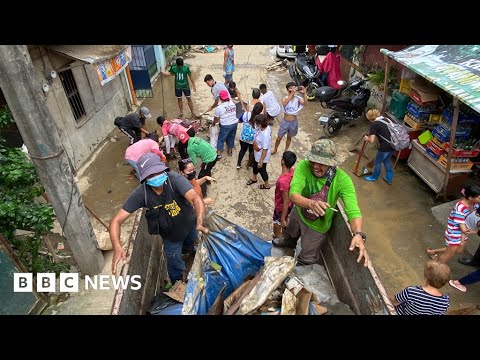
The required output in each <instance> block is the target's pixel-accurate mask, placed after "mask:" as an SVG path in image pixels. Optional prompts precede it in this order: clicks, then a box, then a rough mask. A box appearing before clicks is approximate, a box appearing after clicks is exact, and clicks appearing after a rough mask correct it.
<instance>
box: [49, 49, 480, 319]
mask: <svg viewBox="0 0 480 360" xmlns="http://www.w3.org/2000/svg"><path fill="white" fill-rule="evenodd" d="M234 49H235V63H236V65H235V73H234V81H235V82H236V83H237V87H238V89H239V90H240V91H241V93H242V96H243V98H244V99H246V98H248V99H251V96H250V95H251V89H252V88H253V87H258V85H259V84H261V83H266V84H267V86H268V89H269V90H272V91H273V93H274V94H275V95H276V97H277V99H278V100H280V98H281V97H282V96H284V95H285V94H286V89H285V84H286V83H287V82H289V81H291V80H290V77H289V75H288V71H287V70H286V69H284V70H281V71H275V70H274V71H267V70H266V66H267V65H269V64H271V63H272V62H273V61H275V60H276V59H275V55H274V52H273V48H272V47H271V46H267V45H242V46H235V47H234ZM184 59H185V63H186V64H187V65H188V66H190V68H191V69H192V72H193V76H194V79H195V84H196V87H197V92H192V98H193V101H194V107H195V112H196V113H202V112H203V111H205V110H206V109H207V108H208V107H209V106H210V105H211V104H212V103H213V99H212V97H211V93H210V88H209V87H208V86H207V85H206V84H205V83H204V82H203V78H204V76H205V75H206V74H207V73H210V74H212V76H213V77H214V79H215V80H217V81H221V82H223V78H222V76H221V74H222V61H223V53H222V52H221V51H219V52H215V53H209V54H203V53H189V54H187V55H186V56H184ZM162 82H163V86H162ZM162 88H163V89H162ZM162 92H163V97H162ZM246 95H247V96H246ZM142 106H147V107H148V108H150V111H151V113H152V115H153V116H152V118H151V119H147V121H146V126H147V129H148V130H150V131H152V130H155V129H158V126H157V124H156V121H155V119H156V117H157V116H159V115H162V114H163V113H164V111H165V112H166V116H167V118H170V117H176V116H177V114H178V113H179V110H178V105H177V100H176V98H175V96H174V93H173V78H172V77H168V78H162V79H160V78H157V80H156V82H155V84H154V98H151V99H145V100H144V101H143V102H142ZM323 112H328V110H324V109H323V108H322V107H321V106H320V103H318V102H309V103H308V106H307V107H306V108H305V109H303V110H302V111H301V112H300V115H299V133H298V135H297V136H296V137H295V138H294V139H293V141H292V145H291V148H290V150H292V151H294V152H295V153H296V154H297V156H298V158H299V159H302V158H303V157H304V154H305V153H306V152H307V151H308V150H309V148H310V146H311V144H312V143H313V142H314V141H315V140H317V139H318V138H319V137H320V136H323V135H324V133H323V130H322V128H321V127H320V125H319V122H318V118H319V116H320V113H323ZM189 113H190V110H189V109H188V106H187V103H186V101H184V114H186V115H187V116H188V114H189ZM368 126H369V123H368V121H367V120H366V119H365V118H364V117H362V118H360V119H358V120H357V122H356V124H355V126H353V127H345V128H342V129H341V131H340V133H339V134H338V135H337V136H335V137H334V138H333V140H334V141H335V143H336V144H337V148H338V150H339V153H340V156H341V159H342V162H343V163H342V165H341V167H342V168H343V169H344V170H346V171H347V172H349V173H350V175H351V177H352V179H353V182H354V184H355V187H356V190H357V195H358V199H359V204H360V208H361V211H362V214H363V230H364V232H365V233H367V236H368V240H367V243H366V244H367V250H368V252H369V254H370V256H371V259H372V261H373V265H374V267H375V269H376V271H377V273H378V275H379V278H380V280H381V281H382V283H383V285H384V287H385V289H386V290H387V292H388V293H389V294H394V293H395V292H398V291H400V290H402V289H403V288H404V287H406V286H409V285H421V284H422V283H423V266H424V263H425V261H427V256H426V253H425V249H426V247H428V246H431V247H435V248H436V247H441V246H443V232H444V226H443V225H441V224H440V223H438V222H437V221H436V219H435V218H434V216H433V215H432V212H431V208H432V207H433V206H435V205H438V203H435V201H434V199H435V194H434V193H433V192H432V191H431V190H430V189H429V188H428V187H427V186H426V185H425V184H424V183H423V181H422V180H421V179H420V178H418V177H417V176H416V175H415V174H414V173H413V172H412V171H411V170H410V169H409V168H408V167H407V166H406V164H405V163H404V162H403V161H402V160H400V162H399V164H398V165H397V167H396V169H395V176H394V180H393V185H391V186H390V185H387V184H386V183H385V182H384V181H382V180H381V178H380V181H377V182H375V183H373V182H366V181H365V180H364V179H363V178H361V177H357V176H355V175H354V174H353V172H352V171H351V170H350V169H351V168H352V167H353V165H354V163H355V160H356V157H357V153H350V152H348V150H347V149H348V148H349V147H350V146H351V145H352V144H353V143H354V142H356V141H357V140H358V139H359V137H360V136H361V135H362V133H364V132H365V131H366V130H367V129H368ZM278 127H279V123H278V121H277V122H276V123H275V124H274V126H273V129H272V135H273V136H272V137H273V141H274V140H275V138H276V132H277V131H278ZM239 128H240V127H239ZM239 133H240V130H238V131H237V139H238V135H239ZM206 135H208V134H207V132H203V133H202V132H200V133H199V136H202V137H204V138H205V137H206ZM127 145H128V141H127V138H126V137H125V136H124V135H123V134H122V133H120V132H119V131H118V130H116V129H115V130H113V131H112V133H111V134H110V136H109V137H108V138H107V139H106V141H105V143H104V146H103V148H102V150H101V151H99V152H98V153H97V154H96V155H95V156H94V157H93V158H92V161H91V163H90V164H89V165H86V166H85V167H84V169H83V171H82V172H81V173H79V175H78V179H79V187H80V190H81V191H82V194H83V200H84V202H85V203H86V204H87V205H88V206H89V207H90V208H91V209H92V210H93V211H94V212H96V213H97V214H98V215H99V216H100V218H101V219H102V220H103V221H104V222H105V223H107V224H108V222H109V221H110V218H111V217H112V216H113V215H114V214H115V212H116V211H117V210H118V209H119V208H120V207H121V206H122V204H123V202H124V200H125V199H126V197H127V196H128V194H129V193H130V192H131V191H132V190H133V189H134V188H135V187H136V186H137V184H138V182H137V180H136V179H134V178H133V177H132V176H130V175H129V174H130V171H131V168H130V166H129V165H128V164H127V163H125V161H124V160H123V155H124V151H125V149H126V147H127ZM284 147H285V139H284V140H283V141H282V143H281V144H280V147H279V151H278V153H277V154H276V155H274V156H272V157H271V160H270V162H269V163H268V165H267V170H268V173H269V177H270V182H271V184H274V183H275V181H276V179H277V178H278V176H279V174H280V172H281V166H280V159H281V154H282V152H283V150H284ZM238 150H239V146H238V141H237V142H236V146H235V149H234V151H233V156H231V157H229V156H226V152H225V153H224V157H223V158H222V159H221V160H220V161H218V162H217V165H216V166H215V167H214V169H213V177H214V178H216V179H217V182H214V183H212V185H210V186H209V188H208V196H209V197H212V198H213V199H214V200H215V204H214V205H212V208H213V209H215V211H217V212H218V213H219V214H220V215H221V216H224V217H225V218H227V219H229V220H230V221H233V222H234V223H237V224H239V225H241V226H243V227H245V228H247V229H248V230H250V231H252V232H254V233H256V234H257V235H259V236H260V237H262V238H264V239H268V240H270V239H271V238H272V220H271V219H272V211H273V200H274V187H272V189H270V190H260V189H259V188H258V186H247V185H246V182H247V180H248V179H249V176H250V174H251V169H250V170H247V169H246V166H245V165H246V160H247V159H246V158H245V159H244V163H243V165H244V166H243V167H242V168H241V169H239V170H237V169H236V159H237V156H238ZM368 154H369V155H370V157H371V156H373V155H374V154H375V150H374V149H370V150H369V151H368ZM172 168H176V166H174V165H173V164H172ZM259 179H260V177H259ZM259 183H261V181H259ZM259 183H257V184H255V185H258V184H259ZM132 222H133V216H131V217H130V219H129V221H128V222H127V223H126V224H125V225H124V226H123V227H122V233H123V235H128V233H129V229H130V228H131V224H132ZM92 224H93V226H94V227H95V228H99V229H102V226H101V225H100V224H99V223H98V222H96V221H95V220H92ZM477 244H478V238H477V237H476V236H474V237H473V238H472V239H471V241H470V245H469V250H470V251H474V249H475V248H476V245H477ZM345 251H348V249H345ZM110 253H111V252H110ZM109 256H110V258H111V254H110V255H109ZM352 256H353V255H352ZM449 265H451V268H452V278H454V279H458V278H459V277H461V276H464V275H466V274H467V273H469V272H471V271H473V270H474V268H471V267H467V266H463V265H461V264H459V263H458V262H457V259H456V258H455V259H453V260H452V261H451V263H450V264H449ZM108 266H109V264H108ZM108 266H106V269H107V268H108ZM441 291H442V292H444V293H447V294H449V295H450V296H451V309H458V308H462V307H467V306H474V305H476V304H479V303H480V287H479V286H478V285H472V286H470V287H469V290H468V292H467V293H465V294H464V293H460V292H459V291H457V290H455V289H453V288H451V287H450V286H449V285H446V286H445V287H444V288H443V289H442V290H441ZM105 296H108V295H107V294H105ZM82 298H84V299H88V296H85V295H83V296H82ZM112 300H113V298H112ZM78 302H79V301H78V300H77V303H78ZM68 303H69V301H67V302H65V303H64V304H63V307H64V308H65V310H63V312H62V310H61V309H57V311H59V312H58V313H75V312H72V310H71V309H70V310H66V309H67V308H68ZM107 303H108V301H105V304H107ZM110 304H111V302H110ZM75 306H77V308H76V310H75V311H76V312H77V313H91V312H92V311H94V312H95V313H105V314H107V313H109V310H110V308H109V307H108V309H107V306H105V305H104V308H103V310H99V309H95V310H91V308H92V305H91V301H90V300H84V306H83V305H82V302H81V301H80V305H78V304H77V305H75Z"/></svg>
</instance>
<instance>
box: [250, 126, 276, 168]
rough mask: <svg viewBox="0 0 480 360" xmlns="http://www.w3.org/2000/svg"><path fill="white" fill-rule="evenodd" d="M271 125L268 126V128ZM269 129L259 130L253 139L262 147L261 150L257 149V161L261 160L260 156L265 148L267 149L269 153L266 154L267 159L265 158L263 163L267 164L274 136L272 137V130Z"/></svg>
mask: <svg viewBox="0 0 480 360" xmlns="http://www.w3.org/2000/svg"><path fill="white" fill-rule="evenodd" d="M268 128H269V126H267V129H268ZM267 129H265V130H263V131H262V130H258V131H257V133H256V134H255V139H254V140H253V141H254V142H255V143H256V144H257V145H258V147H260V151H255V154H254V155H255V161H256V162H259V161H260V157H261V156H262V152H263V150H265V149H266V150H267V155H265V159H263V163H264V164H266V163H268V162H269V161H270V143H271V142H272V137H271V132H272V131H271V130H270V131H268V130H267Z"/></svg>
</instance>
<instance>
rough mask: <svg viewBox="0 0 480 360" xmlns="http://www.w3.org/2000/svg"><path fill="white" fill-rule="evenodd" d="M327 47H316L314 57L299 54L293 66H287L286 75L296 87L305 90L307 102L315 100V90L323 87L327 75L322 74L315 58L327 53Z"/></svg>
mask: <svg viewBox="0 0 480 360" xmlns="http://www.w3.org/2000/svg"><path fill="white" fill-rule="evenodd" d="M329 51H330V50H329V47H328V46H327V45H317V46H316V49H315V56H309V55H307V54H306V53H300V54H298V55H297V57H296V58H295V65H291V64H289V65H288V73H289V74H290V77H291V78H292V80H293V81H294V82H295V84H296V85H297V86H303V87H305V89H306V96H307V99H308V100H310V101H311V100H315V97H316V92H317V89H318V88H320V87H322V86H324V85H325V80H326V77H327V74H322V73H321V72H320V71H319V69H318V67H317V65H316V61H315V60H316V57H317V56H324V55H326V54H327V53H328V52H329Z"/></svg>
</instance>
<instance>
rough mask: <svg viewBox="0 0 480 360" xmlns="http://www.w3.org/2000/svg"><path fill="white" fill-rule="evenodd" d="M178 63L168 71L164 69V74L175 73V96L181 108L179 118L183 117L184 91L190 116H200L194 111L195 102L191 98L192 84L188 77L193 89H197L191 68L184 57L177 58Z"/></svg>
mask: <svg viewBox="0 0 480 360" xmlns="http://www.w3.org/2000/svg"><path fill="white" fill-rule="evenodd" d="M175 63H176V65H172V66H171V67H170V70H169V71H168V72H166V71H162V74H163V75H167V76H170V75H175V96H176V97H177V100H178V108H179V109H180V114H179V115H178V118H179V119H180V118H182V117H183V101H182V93H183V94H184V95H185V97H186V98H187V103H188V107H189V108H190V112H191V114H190V117H191V118H198V116H197V115H195V113H194V112H193V102H192V98H191V92H190V85H189V84H188V79H190V81H191V82H192V89H193V91H197V88H196V87H195V83H194V82H193V78H192V73H191V72H190V68H189V67H188V66H187V65H184V64H183V59H182V58H181V57H179V58H177V60H176V61H175Z"/></svg>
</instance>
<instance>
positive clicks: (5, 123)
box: [0, 105, 15, 129]
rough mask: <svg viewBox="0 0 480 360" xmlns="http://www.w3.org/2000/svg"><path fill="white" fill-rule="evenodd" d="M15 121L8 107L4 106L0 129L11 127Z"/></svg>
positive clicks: (0, 116) (0, 115)
mask: <svg viewBox="0 0 480 360" xmlns="http://www.w3.org/2000/svg"><path fill="white" fill-rule="evenodd" d="M14 122H15V120H14V119H13V115H12V112H11V111H10V109H9V108H8V106H6V105H5V106H4V107H2V108H0V129H1V128H6V127H9V126H10V125H11V124H13V123H14Z"/></svg>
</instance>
